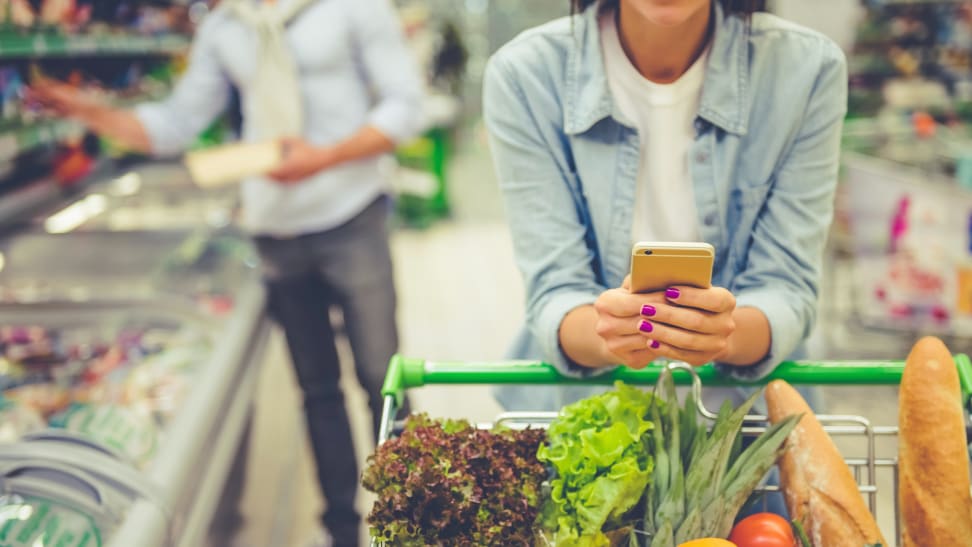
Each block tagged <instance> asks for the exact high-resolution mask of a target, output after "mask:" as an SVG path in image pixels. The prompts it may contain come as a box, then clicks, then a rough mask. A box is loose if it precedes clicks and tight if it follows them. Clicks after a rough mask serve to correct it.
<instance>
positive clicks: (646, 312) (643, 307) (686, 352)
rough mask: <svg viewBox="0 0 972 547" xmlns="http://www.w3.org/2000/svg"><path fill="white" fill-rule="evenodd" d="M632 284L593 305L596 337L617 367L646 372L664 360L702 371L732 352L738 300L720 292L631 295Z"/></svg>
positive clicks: (686, 290)
mask: <svg viewBox="0 0 972 547" xmlns="http://www.w3.org/2000/svg"><path fill="white" fill-rule="evenodd" d="M628 287H629V280H628V279H625V282H624V284H623V285H622V286H621V288H618V289H611V290H608V291H605V292H603V293H601V296H600V297H598V299H597V301H595V303H594V309H595V310H596V312H597V316H598V317H597V322H596V324H595V331H596V332H597V334H598V336H600V337H601V339H602V340H603V343H604V348H605V350H606V351H607V352H608V353H610V354H611V355H612V356H613V357H614V358H615V359H616V361H617V362H619V363H622V364H624V365H626V366H628V367H631V368H644V367H645V366H646V365H648V364H649V363H651V362H652V361H654V360H655V359H658V358H660V357H666V358H669V359H673V360H677V361H685V362H687V363H689V364H692V365H696V366H698V365H703V364H706V363H708V362H711V361H713V360H719V359H722V358H723V357H725V356H726V355H728V354H729V352H730V347H729V338H730V336H731V335H732V333H733V332H734V331H735V322H734V321H733V317H732V316H733V311H734V310H735V308H736V299H735V297H733V295H732V293H730V292H729V291H727V290H726V289H722V288H717V287H716V288H711V289H696V288H693V287H672V288H669V289H668V290H666V291H663V292H655V293H647V294H633V293H631V292H630V291H629V289H628Z"/></svg>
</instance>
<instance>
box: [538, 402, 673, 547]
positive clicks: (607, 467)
mask: <svg viewBox="0 0 972 547" xmlns="http://www.w3.org/2000/svg"><path fill="white" fill-rule="evenodd" d="M654 406H655V398H654V396H653V395H651V394H650V393H647V392H645V391H643V390H640V389H637V388H634V387H631V386H627V385H624V384H621V383H618V384H617V385H616V389H615V390H614V391H610V392H607V393H604V394H600V395H596V396H594V397H590V398H587V399H584V400H582V401H579V402H577V403H574V404H572V405H569V406H566V407H564V408H563V410H561V412H560V416H559V417H558V418H557V419H556V420H554V422H553V423H552V424H550V427H549V429H548V431H547V444H545V445H544V446H542V447H541V448H540V451H539V452H538V454H537V456H538V457H539V459H540V461H542V462H544V463H547V464H549V465H550V466H551V467H552V468H553V470H554V472H555V473H556V474H555V476H554V478H553V479H552V480H551V491H550V498H549V499H548V500H547V502H546V503H545V506H544V510H543V517H542V520H543V522H542V528H543V530H542V533H543V534H544V537H545V538H546V540H547V541H549V542H550V543H552V544H554V545H592V546H594V545H608V544H609V543H610V541H609V540H608V537H607V535H606V533H608V532H611V531H615V530H622V529H624V528H625V527H627V528H629V529H630V528H632V527H633V526H634V525H635V524H636V523H637V521H638V515H637V514H635V513H634V512H633V511H632V509H634V507H635V506H636V505H637V504H638V502H639V500H641V498H642V497H643V496H644V492H645V488H646V487H647V485H648V481H649V480H650V477H651V472H652V469H653V465H654V460H653V458H652V454H651V451H650V448H649V446H648V444H649V438H648V437H647V436H646V435H645V433H647V432H648V431H649V430H650V429H652V428H653V427H654V425H653V424H652V422H651V409H652V408H653V407H654Z"/></svg>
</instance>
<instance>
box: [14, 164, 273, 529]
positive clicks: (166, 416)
mask: <svg viewBox="0 0 972 547" xmlns="http://www.w3.org/2000/svg"><path fill="white" fill-rule="evenodd" d="M235 209H236V199H235V196H233V195H230V194H229V193H223V194H221V195H219V194H211V193H204V192H201V191H199V190H196V189H194V188H193V187H192V186H191V185H190V184H189V183H188V182H187V180H186V179H185V177H184V176H182V175H180V171H179V169H178V168H170V167H166V166H153V167H151V168H148V169H142V170H139V171H137V172H131V173H126V174H124V175H122V176H121V177H118V178H114V179H112V180H106V181H104V182H102V183H98V184H93V185H91V186H90V187H89V188H87V189H86V190H85V191H84V192H82V193H80V194H79V195H77V196H75V197H74V199H72V200H71V201H70V202H68V203H62V204H60V205H59V206H57V207H53V208H50V209H49V210H46V211H44V212H43V213H40V214H37V215H35V216H34V219H33V220H32V221H31V222H30V223H28V224H27V225H26V226H23V227H21V228H20V229H19V230H18V231H16V232H14V233H10V234H7V235H6V236H0V352H2V355H0V416H7V418H0V424H3V425H0V435H3V436H6V437H7V439H3V438H0V440H7V441H12V442H11V443H10V444H7V445H5V449H4V450H2V451H0V452H2V453H3V454H4V456H3V457H0V486H5V487H6V488H0V505H3V504H4V502H5V501H6V502H7V503H8V504H12V506H13V507H15V508H18V511H21V513H18V512H17V511H12V510H10V509H9V507H8V509H7V512H6V513H5V514H6V515H8V516H9V515H13V514H18V515H19V514H22V515H25V520H24V521H18V522H16V523H14V524H11V525H10V526H11V529H17V530H18V531H19V532H18V534H22V535H23V537H25V538H28V539H30V540H31V541H36V540H37V538H41V541H42V542H41V543H39V545H47V544H50V545H54V544H57V543H54V542H52V540H51V538H52V537H54V535H53V534H55V532H56V530H55V532H51V534H52V535H49V536H45V537H46V539H44V537H41V536H37V535H36V534H37V533H43V531H44V530H45V529H46V528H45V526H52V527H53V528H52V530H54V529H55V528H56V526H55V525H54V524H51V523H50V518H51V517H50V516H48V515H69V514H72V513H71V511H75V512H77V508H78V507H83V508H88V509H91V510H96V513H97V514H96V515H94V516H93V517H96V518H93V520H90V522H88V521H83V519H82V520H78V519H74V520H73V521H71V522H75V523H76V524H78V525H79V526H82V527H83V526H85V525H87V524H85V523H86V522H87V523H88V524H91V523H94V524H93V526H96V528H97V533H98V534H100V536H99V538H100V541H99V542H98V543H92V545H94V544H101V545H112V546H119V547H121V546H126V547H128V546H132V545H139V546H140V547H142V546H144V547H151V546H155V545H159V546H161V545H166V546H168V545H173V546H177V545H185V546H190V545H191V546H196V545H201V544H204V543H205V535H206V533H207V531H208V528H209V524H210V521H211V520H212V516H213V514H214V511H215V508H216V506H217V503H218V501H219V498H220V496H221V494H222V491H223V487H224V484H225V481H226V478H227V475H228V473H229V470H230V468H231V465H232V463H233V460H234V457H235V456H236V454H237V449H238V447H239V444H240V440H241V438H242V437H243V433H244V429H245V427H246V424H247V421H248V419H249V411H250V406H251V403H252V399H253V396H254V393H255V386H256V378H257V369H258V365H259V364H260V362H261V360H262V356H263V348H264V345H265V342H266V339H267V336H268V333H269V322H268V320H267V319H266V317H265V314H264V304H265V302H264V300H265V295H264V292H263V287H262V284H261V282H260V276H259V272H258V268H257V261H256V258H255V253H254V250H253V248H252V246H251V244H250V241H249V239H248V238H247V237H246V236H245V235H244V234H242V233H241V232H239V231H238V230H236V229H235V228H234V227H233V225H232V223H231V221H232V218H233V216H234V214H235ZM16 455H19V456H20V457H19V458H17V457H15V456H16ZM86 462H88V463H86ZM90 462H97V464H93V463H90ZM30 464H32V465H30ZM105 466H109V467H108V468H109V469H112V468H113V469H118V470H121V469H124V470H125V471H116V472H106V471H105V469H104V467H105ZM10 470H13V471H12V472H10ZM72 473H73V474H74V476H75V478H74V479H71V480H70V481H67V482H66V484H67V486H66V487H65V489H64V490H65V492H66V493H65V497H64V499H60V498H58V497H57V496H56V495H55V494H57V492H58V490H57V488H54V487H52V486H51V485H52V484H56V483H57V481H59V480H61V481H66V480H67V479H65V477H67V476H70V475H71V474H72ZM104 475H107V476H104ZM79 477H80V478H79ZM68 483H70V484H68ZM114 483H118V484H114ZM25 484H26V486H24V485H25ZM92 485H93V486H92ZM35 487H36V488H35ZM17 488H20V490H22V491H20V490H17ZM32 488H33V489H34V490H32ZM38 489H39V490H38ZM35 490H37V491H38V492H40V494H43V495H39V494H37V492H35ZM3 496H6V497H3ZM11 496H13V497H11ZM102 498H111V500H109V501H110V503H109V504H107V505H108V506H107V507H102V505H105V504H103V503H101V502H99V501H98V500H99V499H102ZM11 500H13V501H11ZM18 500H20V501H18ZM24 500H26V501H30V500H33V502H32V503H33V505H31V504H30V503H26V501H24ZM21 502H23V503H21ZM59 502H64V503H62V504H61V505H57V503H59ZM65 504H66V505H65ZM92 504H93V505H92ZM24 507H28V509H24ZM39 507H43V508H45V509H44V511H45V512H44V513H43V514H42V513H41V512H40V509H39ZM54 507H59V509H58V511H60V512H58V511H55V510H54V509H53V508H54ZM65 511H66V512H65ZM82 513H83V511H82ZM38 515H42V517H38ZM58 518H62V519H63V518H67V519H68V520H70V517H63V516H62V517H58ZM30 519H34V520H32V521H30V523H27V522H26V521H27V520H30ZM8 522H13V521H12V520H8ZM0 530H3V525H0ZM30 532H34V533H35V535H34V536H31V535H30ZM57 533H58V534H60V533H61V532H57ZM71 534H73V535H70V536H69V537H71V538H74V537H81V536H80V535H78V534H77V533H75V532H71ZM62 535H63V534H62ZM82 535H83V534H82ZM57 537H62V536H57ZM65 537H68V536H65ZM43 541H48V542H49V543H44V542H43ZM58 541H60V540H58ZM30 545H32V546H33V545H35V544H34V543H30ZM66 545H74V544H72V543H66Z"/></svg>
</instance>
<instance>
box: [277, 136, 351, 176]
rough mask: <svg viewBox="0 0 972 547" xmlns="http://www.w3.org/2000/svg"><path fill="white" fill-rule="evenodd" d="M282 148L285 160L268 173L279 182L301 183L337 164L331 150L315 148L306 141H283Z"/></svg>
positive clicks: (291, 139) (288, 139) (295, 139)
mask: <svg viewBox="0 0 972 547" xmlns="http://www.w3.org/2000/svg"><path fill="white" fill-rule="evenodd" d="M280 146H281V147H283V154H282V155H283V160H282V161H281V162H280V164H279V165H277V166H276V167H274V168H273V170H271V171H270V172H269V173H267V176H268V177H270V178H271V179H273V180H275V181H277V182H281V183H285V184H292V183H295V182H300V181H302V180H304V179H306V178H307V177H310V176H313V175H316V174H317V173H319V172H321V171H323V170H324V169H327V168H328V167H330V166H332V165H334V164H335V163H336V161H335V158H334V154H332V153H331V150H330V149H327V148H319V147H316V146H313V145H311V144H310V143H308V142H307V141H305V140H304V139H300V138H287V139H282V140H281V141H280Z"/></svg>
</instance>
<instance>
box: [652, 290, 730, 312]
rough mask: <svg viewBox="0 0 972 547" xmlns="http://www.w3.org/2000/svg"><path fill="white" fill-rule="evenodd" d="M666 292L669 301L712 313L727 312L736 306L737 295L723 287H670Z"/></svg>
mask: <svg viewBox="0 0 972 547" xmlns="http://www.w3.org/2000/svg"><path fill="white" fill-rule="evenodd" d="M664 294H665V299H666V300H667V301H668V302H671V303H672V304H675V305H678V306H682V307H686V308H695V309H698V310H705V311H708V312H712V313H725V312H727V311H732V310H734V309H735V308H736V297H735V296H733V295H732V293H731V292H729V291H728V290H726V289H724V288H722V287H712V288H709V289H699V288H696V287H682V286H678V287H669V288H668V289H666V290H665V293H664Z"/></svg>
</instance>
